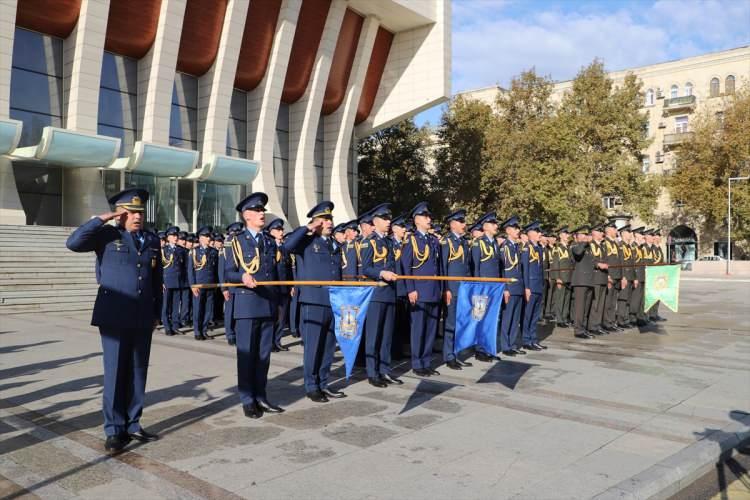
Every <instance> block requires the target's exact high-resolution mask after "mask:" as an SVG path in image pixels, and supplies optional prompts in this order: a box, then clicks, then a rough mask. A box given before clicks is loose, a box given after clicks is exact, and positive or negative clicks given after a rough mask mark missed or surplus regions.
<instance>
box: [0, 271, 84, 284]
mask: <svg viewBox="0 0 750 500" xmlns="http://www.w3.org/2000/svg"><path fill="white" fill-rule="evenodd" d="M50 277H55V278H67V279H76V280H78V279H81V278H83V279H89V278H94V277H95V274H94V270H93V269H88V270H83V271H61V270H57V269H51V270H50V271H49V272H40V271H39V270H34V271H18V272H15V273H7V272H0V281H2V280H8V281H12V280H14V279H29V278H35V279H36V280H37V281H40V280H43V279H47V278H50ZM66 281H67V280H66Z"/></svg>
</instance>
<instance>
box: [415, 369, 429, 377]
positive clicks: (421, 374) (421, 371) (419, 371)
mask: <svg viewBox="0 0 750 500" xmlns="http://www.w3.org/2000/svg"><path fill="white" fill-rule="evenodd" d="M413 372H414V375H417V376H419V377H429V376H430V375H432V373H430V371H429V370H425V369H424V368H415V369H414V370H413Z"/></svg>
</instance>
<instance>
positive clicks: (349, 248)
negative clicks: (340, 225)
mask: <svg viewBox="0 0 750 500" xmlns="http://www.w3.org/2000/svg"><path fill="white" fill-rule="evenodd" d="M341 260H342V262H341V272H342V274H343V275H344V276H357V274H359V259H358V258H357V242H356V241H346V242H345V243H344V247H343V248H342V253H341Z"/></svg>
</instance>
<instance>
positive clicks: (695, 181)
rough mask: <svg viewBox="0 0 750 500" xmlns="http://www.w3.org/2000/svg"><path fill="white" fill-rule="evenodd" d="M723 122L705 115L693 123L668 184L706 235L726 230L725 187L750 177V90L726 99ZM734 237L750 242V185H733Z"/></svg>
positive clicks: (715, 116) (671, 192) (711, 114)
mask: <svg viewBox="0 0 750 500" xmlns="http://www.w3.org/2000/svg"><path fill="white" fill-rule="evenodd" d="M725 99H726V102H725V107H724V112H723V119H722V118H720V117H719V116H717V115H716V114H715V113H714V112H713V111H712V110H709V109H707V110H705V111H704V112H703V113H702V114H701V115H700V116H697V117H696V119H695V120H694V121H693V122H692V130H693V134H692V137H691V138H690V140H688V141H685V142H683V143H682V144H680V146H679V148H678V150H677V162H676V168H675V170H674V172H673V174H672V175H671V176H670V177H669V179H668V181H667V189H668V190H669V192H670V195H671V197H672V198H673V199H676V200H681V201H682V202H683V204H684V211H685V212H687V213H692V214H693V216H694V217H695V218H696V219H697V220H696V222H699V223H701V225H702V226H703V229H704V230H706V229H715V228H717V227H723V228H726V216H727V181H728V179H729V178H730V177H743V176H748V175H750V87H748V86H745V87H744V88H742V89H741V90H739V91H738V92H737V93H736V94H735V95H731V96H727V97H726V98H725ZM732 235H733V239H734V240H736V241H738V242H741V241H742V240H744V241H745V244H747V241H748V240H750V181H747V180H745V181H737V182H733V183H732Z"/></svg>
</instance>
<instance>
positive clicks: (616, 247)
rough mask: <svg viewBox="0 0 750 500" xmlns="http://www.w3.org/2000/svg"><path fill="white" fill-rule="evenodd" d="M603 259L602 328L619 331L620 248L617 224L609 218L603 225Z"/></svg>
mask: <svg viewBox="0 0 750 500" xmlns="http://www.w3.org/2000/svg"><path fill="white" fill-rule="evenodd" d="M602 247H603V250H604V261H605V262H606V263H607V268H608V269H607V270H608V271H609V273H608V276H607V293H606V297H605V299H604V319H603V320H602V328H603V329H604V330H606V331H608V332H621V331H622V328H620V327H619V326H618V325H617V297H618V296H619V294H620V292H621V290H622V287H623V269H622V248H621V245H620V242H619V241H617V225H616V224H615V220H614V219H610V220H609V222H607V223H606V225H605V226H604V244H603V246H602Z"/></svg>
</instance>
